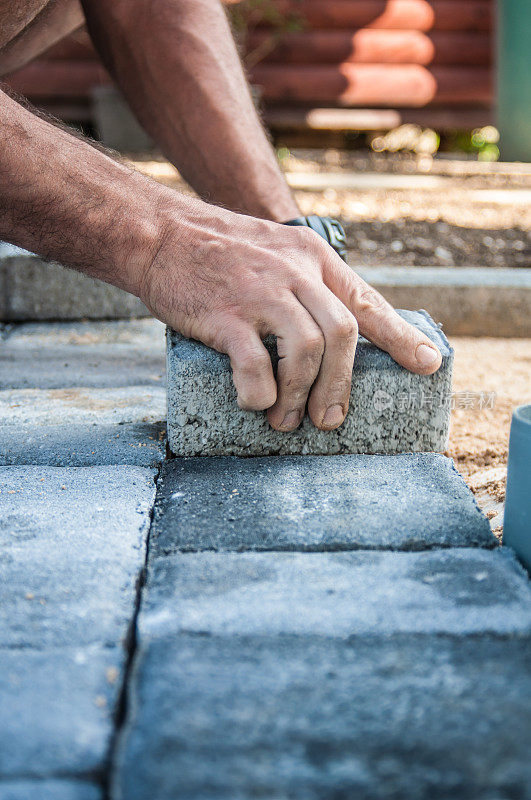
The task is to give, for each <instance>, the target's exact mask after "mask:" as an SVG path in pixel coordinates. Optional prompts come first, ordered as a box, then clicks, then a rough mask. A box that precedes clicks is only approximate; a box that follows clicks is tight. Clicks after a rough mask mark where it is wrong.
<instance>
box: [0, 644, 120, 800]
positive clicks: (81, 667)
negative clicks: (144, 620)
mask: <svg viewBox="0 0 531 800" xmlns="http://www.w3.org/2000/svg"><path fill="white" fill-rule="evenodd" d="M124 659H125V653H124V651H123V650H122V648H120V647H92V648H87V647H85V648H82V647H78V648H76V647H69V648H59V649H53V650H43V651H39V650H31V649H24V648H22V649H19V650H5V649H0V708H1V709H2V725H1V726H0V779H1V778H12V779H15V778H17V779H19V778H21V777H24V778H30V777H38V778H43V777H56V776H61V777H76V776H86V775H91V777H92V776H94V775H97V774H98V773H101V772H102V770H103V768H104V766H105V761H106V758H107V752H108V748H109V745H110V742H111V738H112V735H113V730H114V721H113V715H114V712H115V707H116V703H117V701H118V695H119V691H120V680H121V678H120V672H121V670H122V669H123V664H124ZM109 678H112V679H111V680H110V679H109ZM0 786H1V783H0ZM90 796H91V795H90V794H89V795H88V797H90ZM0 797H1V794H0ZM34 797H35V800H36V798H38V797H39V795H38V794H37V795H35V796H34ZM66 797H68V795H66ZM82 797H83V795H82ZM32 800H33V798H32ZM39 800H40V798H39Z"/></svg>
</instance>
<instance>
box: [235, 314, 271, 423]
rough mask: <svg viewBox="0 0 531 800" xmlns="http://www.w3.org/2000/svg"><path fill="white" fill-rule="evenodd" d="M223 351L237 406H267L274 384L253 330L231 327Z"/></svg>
mask: <svg viewBox="0 0 531 800" xmlns="http://www.w3.org/2000/svg"><path fill="white" fill-rule="evenodd" d="M225 350H226V352H227V354H228V356H229V358H230V363H231V367H232V380H233V382H234V386H235V387H236V391H237V393H238V405H239V406H240V408H243V409H246V410H252V411H263V410H265V409H266V408H270V406H272V405H273V404H274V403H275V400H276V399H277V385H276V381H275V376H274V374H273V365H272V364H271V358H270V356H269V353H268V352H267V350H266V348H265V347H264V345H263V344H262V341H261V339H260V337H259V335H258V334H257V333H256V331H255V330H253V328H252V327H250V326H249V327H242V328H241V329H237V330H234V331H233V332H232V335H231V337H230V340H229V342H228V343H227V346H226V348H225Z"/></svg>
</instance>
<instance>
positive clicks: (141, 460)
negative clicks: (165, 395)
mask: <svg viewBox="0 0 531 800" xmlns="http://www.w3.org/2000/svg"><path fill="white" fill-rule="evenodd" d="M165 452H166V426H165V425H164V424H163V423H158V424H149V423H137V424H124V425H96V424H92V425H87V424H85V425H78V424H73V425H23V426H20V427H19V426H16V425H11V426H7V425H6V426H5V427H4V428H3V430H2V437H1V439H0V465H2V466H20V465H22V464H36V465H48V466H50V467H93V466H98V465H104V464H129V465H134V466H137V467H152V466H157V465H158V464H160V463H161V462H162V461H163V460H164V456H165Z"/></svg>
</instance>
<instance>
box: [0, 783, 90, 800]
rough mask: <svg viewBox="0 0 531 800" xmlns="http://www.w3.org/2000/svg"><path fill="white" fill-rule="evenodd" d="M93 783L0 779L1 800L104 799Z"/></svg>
mask: <svg viewBox="0 0 531 800" xmlns="http://www.w3.org/2000/svg"><path fill="white" fill-rule="evenodd" d="M102 799H103V794H102V791H101V789H100V788H99V787H98V786H96V785H95V784H92V783H85V782H84V781H83V782H81V781H68V780H33V781H29V780H18V781H0V800H102Z"/></svg>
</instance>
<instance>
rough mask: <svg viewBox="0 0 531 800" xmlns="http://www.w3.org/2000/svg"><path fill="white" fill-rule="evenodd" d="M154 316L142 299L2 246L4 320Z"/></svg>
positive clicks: (0, 304)
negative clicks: (150, 313)
mask: <svg viewBox="0 0 531 800" xmlns="http://www.w3.org/2000/svg"><path fill="white" fill-rule="evenodd" d="M144 316H149V312H148V310H147V308H146V307H145V306H144V304H143V303H141V302H140V300H139V299H138V297H134V295H131V294H128V293H127V292H123V291H122V290H121V289H117V288H116V287H115V286H110V285H109V284H106V283H102V282H101V281H97V280H94V279H92V278H88V277H87V276H86V275H82V274H81V273H80V272H74V271H73V270H69V269H65V267H62V266H61V265H60V264H55V263H52V262H47V261H44V260H43V259H42V258H40V257H39V256H36V255H33V254H32V253H28V252H27V251H25V250H21V249H20V248H18V247H13V245H10V244H4V243H0V320H3V321H7V322H13V321H19V320H47V319H50V320H56V319H64V320H69V319H115V318H122V317H124V318H129V317H144Z"/></svg>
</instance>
